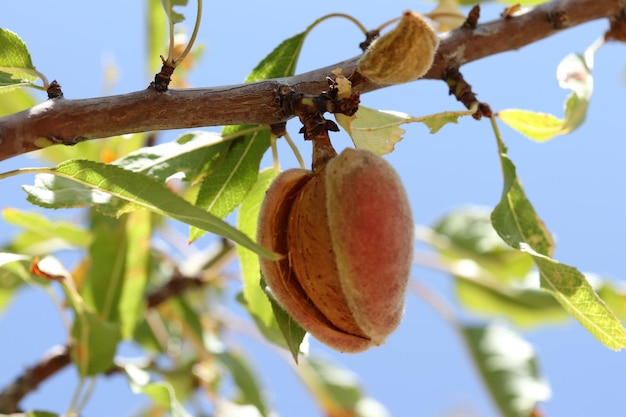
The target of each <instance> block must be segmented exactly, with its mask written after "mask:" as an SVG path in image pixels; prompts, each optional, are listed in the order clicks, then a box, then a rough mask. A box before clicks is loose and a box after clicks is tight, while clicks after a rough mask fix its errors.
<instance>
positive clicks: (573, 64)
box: [498, 53, 593, 142]
mask: <svg viewBox="0 0 626 417" xmlns="http://www.w3.org/2000/svg"><path fill="white" fill-rule="evenodd" d="M592 59H593V53H586V54H585V56H583V55H578V54H569V55H567V56H566V57H565V58H564V59H563V60H562V61H561V63H560V64H559V66H558V67H557V70H556V74H557V79H558V81H559V85H560V86H561V88H565V89H568V90H572V94H571V95H570V96H569V97H568V98H567V100H566V101H565V118H564V119H559V118H557V117H556V116H553V115H551V114H547V113H536V112H533V111H528V110H517V109H510V110H502V111H499V112H498V117H500V119H502V121H503V122H505V123H506V124H508V125H509V126H510V127H512V128H513V129H515V130H517V131H518V132H520V133H521V134H523V135H525V136H527V137H529V138H530V139H533V140H535V141H538V142H545V141H547V140H550V139H552V138H553V137H554V136H556V135H565V134H567V133H570V132H571V131H573V130H575V129H576V128H577V127H578V126H580V125H581V124H582V123H583V122H584V121H585V117H586V115H587V108H588V106H589V100H590V99H591V93H592V91H593V78H592V76H591V62H590V61H591V60H592Z"/></svg>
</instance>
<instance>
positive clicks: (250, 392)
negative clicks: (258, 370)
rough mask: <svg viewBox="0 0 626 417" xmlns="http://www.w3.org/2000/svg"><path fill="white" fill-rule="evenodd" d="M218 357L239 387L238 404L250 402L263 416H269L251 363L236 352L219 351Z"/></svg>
mask: <svg viewBox="0 0 626 417" xmlns="http://www.w3.org/2000/svg"><path fill="white" fill-rule="evenodd" d="M216 356H217V359H218V360H219V361H220V362H221V363H222V364H223V365H224V366H226V368H228V370H229V371H230V374H231V375H232V377H233V380H234V382H235V385H236V386H237V388H239V398H238V399H237V403H238V404H250V405H253V406H255V407H256V409H257V410H259V413H261V415H262V416H264V417H267V416H268V409H267V405H266V403H265V399H264V398H263V397H262V395H261V393H262V392H263V390H262V389H261V385H260V384H259V381H258V378H257V376H256V375H255V373H254V371H253V369H252V368H251V367H250V364H249V363H248V362H247V361H246V360H245V358H244V357H243V356H241V355H238V354H236V353H232V352H228V351H224V352H221V353H218V354H217V355H216Z"/></svg>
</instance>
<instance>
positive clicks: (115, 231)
mask: <svg viewBox="0 0 626 417" xmlns="http://www.w3.org/2000/svg"><path fill="white" fill-rule="evenodd" d="M126 221H127V217H124V218H123V219H122V220H121V221H120V220H118V219H113V218H110V217H105V216H103V215H101V214H99V213H92V215H91V227H90V229H91V231H92V234H93V241H92V243H91V245H90V246H89V259H90V261H89V267H88V270H87V272H86V276H85V280H84V283H83V285H82V286H81V288H80V294H81V296H82V297H83V300H84V301H85V303H86V305H87V306H89V308H90V309H91V310H92V311H93V312H95V313H96V314H97V315H98V316H99V317H100V318H102V319H104V320H105V321H111V322H118V321H119V320H120V311H119V299H120V296H121V294H122V289H123V287H124V281H125V277H126V261H127V257H126V251H127V249H128V242H127V239H126Z"/></svg>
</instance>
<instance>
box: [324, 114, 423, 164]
mask: <svg viewBox="0 0 626 417" xmlns="http://www.w3.org/2000/svg"><path fill="white" fill-rule="evenodd" d="M335 118H336V119H337V122H338V123H339V125H341V127H343V128H344V129H345V130H346V132H347V133H348V134H349V135H350V137H351V138H352V142H354V146H355V147H356V148H358V149H367V150H370V151H372V152H374V153H375V154H377V155H385V154H388V153H390V152H392V151H393V148H394V146H395V144H396V143H397V142H399V141H401V140H402V135H403V134H404V132H405V131H404V129H402V128H400V127H398V126H399V125H401V124H403V123H408V122H410V121H411V120H412V117H411V116H409V115H408V114H405V113H400V112H395V111H382V110H374V109H370V108H367V107H363V106H360V107H359V111H357V112H356V114H355V115H354V116H352V117H348V116H345V115H343V114H336V115H335Z"/></svg>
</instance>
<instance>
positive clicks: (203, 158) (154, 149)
mask: <svg viewBox="0 0 626 417" xmlns="http://www.w3.org/2000/svg"><path fill="white" fill-rule="evenodd" d="M224 145H225V144H224V143H223V142H222V137H221V136H220V135H219V134H217V133H214V132H192V133H187V134H185V135H183V136H181V137H180V138H178V139H177V140H176V141H174V142H167V143H163V144H161V145H156V146H148V147H145V148H141V149H138V150H136V151H134V152H131V153H129V154H128V155H126V156H124V157H123V158H121V159H118V160H116V161H115V162H114V163H113V164H114V165H117V166H119V167H122V168H124V169H126V170H128V171H133V172H140V173H142V174H144V175H147V176H149V177H152V178H155V179H158V180H161V181H165V180H166V179H168V178H169V177H171V176H172V175H174V174H177V173H182V174H184V178H183V179H185V180H186V181H195V180H196V179H197V178H198V177H199V176H200V175H201V173H202V172H203V171H206V169H204V168H205V167H206V165H207V163H208V162H209V161H211V159H213V158H214V157H215V155H216V154H218V153H219V152H220V151H221V150H222V148H223V147H224Z"/></svg>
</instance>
